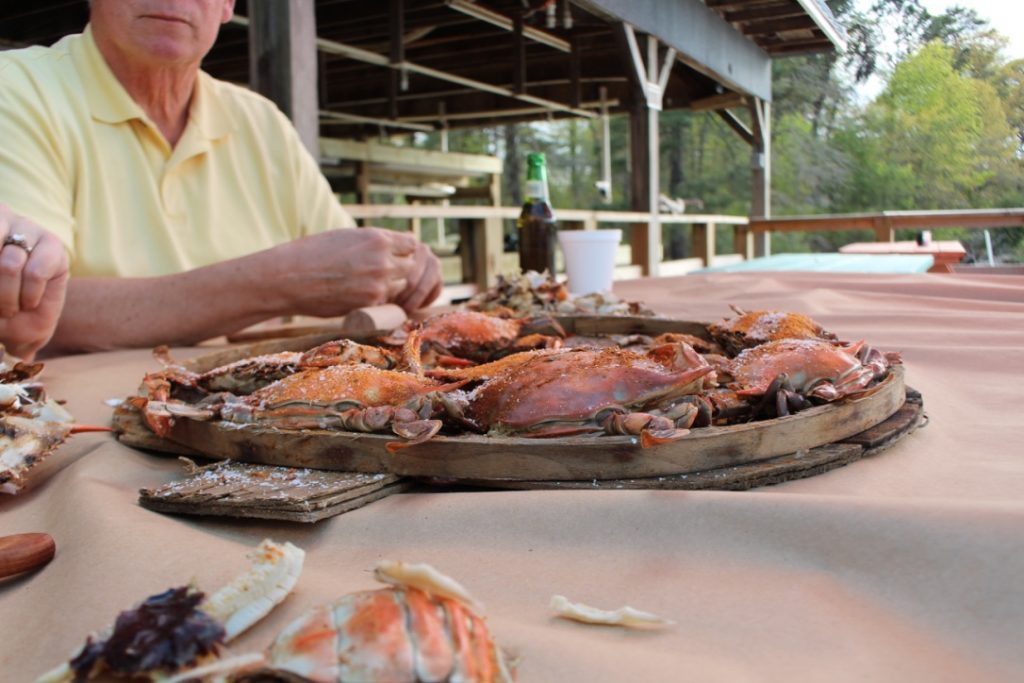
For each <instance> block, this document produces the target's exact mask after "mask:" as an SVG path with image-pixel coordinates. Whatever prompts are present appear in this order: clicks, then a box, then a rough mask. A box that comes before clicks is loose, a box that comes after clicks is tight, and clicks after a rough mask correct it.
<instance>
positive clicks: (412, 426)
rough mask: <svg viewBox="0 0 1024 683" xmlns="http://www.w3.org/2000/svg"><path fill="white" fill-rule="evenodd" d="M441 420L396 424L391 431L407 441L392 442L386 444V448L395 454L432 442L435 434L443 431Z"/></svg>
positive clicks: (411, 421)
mask: <svg viewBox="0 0 1024 683" xmlns="http://www.w3.org/2000/svg"><path fill="white" fill-rule="evenodd" d="M441 424H442V423H441V421H440V420H410V421H409V422H395V423H393V424H392V425H391V431H393V432H394V433H395V434H397V435H398V436H400V437H402V438H403V439H405V441H390V442H388V443H387V444H385V446H384V448H386V449H387V451H388V453H394V452H395V451H398V450H401V449H403V448H408V447H409V446H415V445H416V444H418V443H423V442H424V441H428V440H430V439H431V438H432V437H433V436H434V435H435V434H437V433H438V432H439V431H441Z"/></svg>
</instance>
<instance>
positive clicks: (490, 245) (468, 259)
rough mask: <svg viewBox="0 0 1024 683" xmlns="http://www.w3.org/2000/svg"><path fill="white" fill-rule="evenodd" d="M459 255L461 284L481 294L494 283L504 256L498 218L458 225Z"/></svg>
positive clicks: (491, 217)
mask: <svg viewBox="0 0 1024 683" xmlns="http://www.w3.org/2000/svg"><path fill="white" fill-rule="evenodd" d="M459 234H460V235H461V240H462V241H461V242H460V244H459V255H460V256H461V257H462V258H461V260H462V281H463V282H472V283H474V284H476V286H477V287H479V288H480V289H481V290H483V289H487V288H488V287H490V286H491V285H493V284H494V283H495V282H497V279H498V269H499V268H500V267H501V256H502V254H503V253H504V240H503V234H502V224H501V218H499V217H497V216H488V217H487V218H468V219H463V220H460V221H459Z"/></svg>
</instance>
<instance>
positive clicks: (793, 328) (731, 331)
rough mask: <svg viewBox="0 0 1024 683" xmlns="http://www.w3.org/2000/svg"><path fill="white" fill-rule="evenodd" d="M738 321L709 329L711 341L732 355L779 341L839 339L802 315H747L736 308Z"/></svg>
mask: <svg viewBox="0 0 1024 683" xmlns="http://www.w3.org/2000/svg"><path fill="white" fill-rule="evenodd" d="M732 309H733V310H734V311H735V312H736V314H737V317H735V318H729V319H726V320H724V321H722V322H720V323H712V324H710V325H708V332H709V333H710V334H711V337H712V338H713V339H714V340H715V341H717V342H718V343H719V344H721V345H722V346H723V347H725V349H726V350H727V351H728V352H729V353H730V354H733V355H735V354H737V353H739V352H740V351H742V350H743V349H747V348H751V347H754V346H757V345H758V344H763V343H765V342H769V341H778V340H780V339H822V340H826V341H833V342H834V341H836V336H835V335H834V334H832V333H831V332H827V331H825V329H824V328H822V326H821V325H819V324H818V323H816V322H815V321H813V320H811V319H810V318H808V317H807V316H806V315H803V314H801V313H784V312H781V311H750V312H745V311H743V310H742V309H740V308H737V307H736V306H733V307H732Z"/></svg>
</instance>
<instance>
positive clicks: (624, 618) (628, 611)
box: [550, 595, 675, 628]
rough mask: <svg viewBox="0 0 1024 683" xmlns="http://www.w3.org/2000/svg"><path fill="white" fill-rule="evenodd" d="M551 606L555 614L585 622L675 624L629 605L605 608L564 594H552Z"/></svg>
mask: <svg viewBox="0 0 1024 683" xmlns="http://www.w3.org/2000/svg"><path fill="white" fill-rule="evenodd" d="M550 607H551V610H552V611H553V612H554V613H555V616H558V617H561V618H562V619H569V620H571V621H578V622H581V623H584V624H599V625H601V626H624V627H626V628H663V627H665V626H672V625H673V624H675V622H674V621H671V620H669V619H665V618H664V617H659V616H658V615H657V614H652V613H651V612H644V611H642V610H638V609H636V608H633V607H630V606H629V605H624V606H622V607H619V608H618V609H615V610H605V609H599V608H597V607H591V606H590V605H585V604H583V603H582V602H572V601H571V600H569V598H567V597H565V596H564V595H552V596H551V602H550Z"/></svg>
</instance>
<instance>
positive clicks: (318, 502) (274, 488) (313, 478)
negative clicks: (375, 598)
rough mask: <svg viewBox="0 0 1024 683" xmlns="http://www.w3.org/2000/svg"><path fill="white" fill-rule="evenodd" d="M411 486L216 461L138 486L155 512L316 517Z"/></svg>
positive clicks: (388, 479)
mask: <svg viewBox="0 0 1024 683" xmlns="http://www.w3.org/2000/svg"><path fill="white" fill-rule="evenodd" d="M410 486H412V482H411V481H408V480H400V479H399V478H398V477H396V476H394V475H388V474H358V473H352V472H327V471H321V470H309V469H300V468H294V467H267V466H264V465H250V464H245V463H217V464H215V465H211V466H207V467H203V468H199V469H198V470H197V471H195V472H193V473H192V474H190V475H188V476H187V477H185V478H184V479H181V480H179V481H176V482H172V483H170V484H165V485H164V486H161V487H159V488H157V489H142V490H140V491H139V504H140V505H141V506H142V507H144V508H147V509H149V510H154V511H156V512H168V513H175V514H194V515H225V516H232V517H255V518H260V519H283V520H291V521H299V522H315V521H317V520H320V519H324V518H326V517H333V516H334V515H338V514H341V513H343V512H348V511H349V510H354V509H356V508H359V507H362V506H364V505H366V504H368V503H371V502H373V501H375V500H379V499H380V498H383V497H384V496H387V495H390V494H392V493H398V492H400V491H404V490H406V489H407V488H409V487H410Z"/></svg>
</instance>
